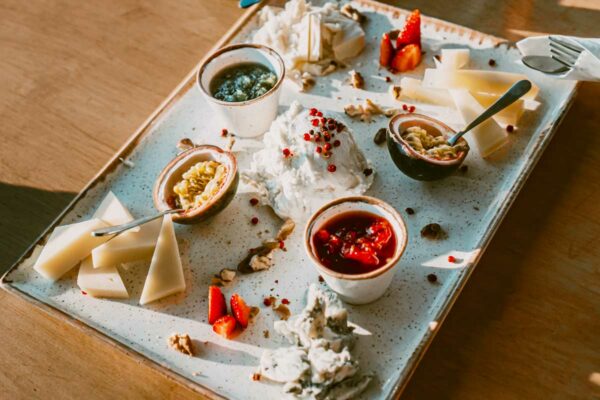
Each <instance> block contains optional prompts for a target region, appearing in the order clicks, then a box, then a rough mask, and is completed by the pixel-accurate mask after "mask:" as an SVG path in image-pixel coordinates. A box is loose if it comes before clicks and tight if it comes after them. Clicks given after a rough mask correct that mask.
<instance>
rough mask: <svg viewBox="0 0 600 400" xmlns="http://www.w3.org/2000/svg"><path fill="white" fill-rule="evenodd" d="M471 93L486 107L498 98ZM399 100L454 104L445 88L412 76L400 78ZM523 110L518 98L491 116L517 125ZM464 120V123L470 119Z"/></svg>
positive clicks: (523, 103)
mask: <svg viewBox="0 0 600 400" xmlns="http://www.w3.org/2000/svg"><path fill="white" fill-rule="evenodd" d="M390 93H391V94H392V96H393V86H390ZM471 94H472V95H473V97H474V98H475V99H476V100H477V101H478V102H479V104H481V106H482V107H483V108H488V107H489V106H491V105H492V104H493V103H495V102H496V101H497V100H498V99H499V98H500V96H498V95H493V94H487V93H471ZM400 100H416V101H420V102H423V103H428V104H434V105H438V106H444V107H454V106H455V104H454V99H453V98H452V96H451V95H450V92H449V91H448V90H447V89H439V88H434V87H429V86H423V84H422V82H421V81H420V80H418V79H414V78H402V79H401V80H400ZM523 112H525V101H523V99H519V100H517V101H515V102H514V103H513V104H511V105H510V106H508V107H506V108H505V109H504V110H502V111H500V112H499V113H497V114H496V115H494V117H493V118H494V120H495V121H496V122H498V123H499V124H500V125H517V123H518V122H519V119H520V118H521V116H522V115H523ZM464 122H465V124H466V123H469V122H471V121H464Z"/></svg>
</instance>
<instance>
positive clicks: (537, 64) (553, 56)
mask: <svg viewBox="0 0 600 400" xmlns="http://www.w3.org/2000/svg"><path fill="white" fill-rule="evenodd" d="M549 39H550V56H525V57H523V58H522V59H521V61H523V64H525V65H527V66H528V67H529V68H532V69H535V70H537V71H541V72H544V73H547V74H561V73H563V72H567V71H569V70H570V69H572V68H573V67H574V66H575V63H576V62H577V59H578V58H579V55H580V54H581V52H582V51H583V50H584V49H583V48H582V47H580V46H578V45H576V44H572V43H567V42H566V41H564V40H562V39H559V38H557V37H554V36H550V37H549Z"/></svg>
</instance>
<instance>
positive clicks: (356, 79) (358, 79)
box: [348, 70, 365, 89]
mask: <svg viewBox="0 0 600 400" xmlns="http://www.w3.org/2000/svg"><path fill="white" fill-rule="evenodd" d="M348 73H349V74H350V84H351V85H352V86H353V87H355V88H356V89H364V87H365V79H364V78H363V76H362V75H361V74H360V72H357V71H355V70H352V71H350V72H348Z"/></svg>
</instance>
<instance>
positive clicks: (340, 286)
mask: <svg viewBox="0 0 600 400" xmlns="http://www.w3.org/2000/svg"><path fill="white" fill-rule="evenodd" d="M352 211H366V212H369V213H371V214H375V215H377V216H380V217H383V218H385V219H386V220H387V221H388V222H389V223H390V225H391V226H392V229H393V231H394V234H395V235H396V251H395V252H394V256H393V257H392V258H391V259H390V260H389V262H388V263H387V264H385V265H382V266H381V267H379V268H378V269H376V270H374V271H371V272H368V273H364V274H343V273H340V272H337V271H333V270H331V269H329V268H327V267H325V266H324V265H323V264H321V262H320V261H319V258H318V257H317V254H316V250H315V245H314V243H313V232H317V231H318V230H319V229H321V228H322V227H323V225H325V224H326V223H327V222H328V221H329V220H330V219H331V218H333V217H336V216H337V215H340V214H343V213H346V212H352ZM407 241H408V236H407V233H406V225H405V224H404V220H403V219H402V217H401V216H400V214H398V212H397V211H396V210H395V209H394V208H393V207H392V206H390V205H389V204H387V203H386V202H384V201H382V200H379V199H376V198H373V197H369V196H351V197H342V198H339V199H336V200H334V201H332V202H330V203H328V204H326V205H324V206H323V207H322V208H321V209H320V210H318V211H317V212H316V213H314V214H313V216H312V217H311V218H310V219H309V221H308V223H307V225H306V229H305V231H304V246H305V249H306V252H307V254H308V256H309V257H310V259H311V260H312V262H313V263H314V265H315V266H316V268H317V270H318V271H319V273H321V276H323V278H324V279H325V282H327V285H329V287H330V288H331V289H332V290H333V291H334V292H336V293H337V294H338V295H339V296H340V298H341V299H342V300H343V301H345V302H347V303H350V304H367V303H371V302H373V301H375V300H377V299H378V298H380V297H381V296H382V295H383V294H384V293H385V291H386V290H387V288H388V287H389V286H390V284H391V283H392V278H393V277H394V272H395V266H396V265H397V264H398V261H399V260H400V257H401V256H402V254H403V253H404V250H405V249H406V243H407Z"/></svg>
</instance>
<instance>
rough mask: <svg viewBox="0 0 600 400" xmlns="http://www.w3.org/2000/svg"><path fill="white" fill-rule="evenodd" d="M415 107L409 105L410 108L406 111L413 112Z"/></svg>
mask: <svg viewBox="0 0 600 400" xmlns="http://www.w3.org/2000/svg"><path fill="white" fill-rule="evenodd" d="M415 110H416V107H415V106H410V108H409V109H408V112H411V113H412V112H415Z"/></svg>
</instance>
